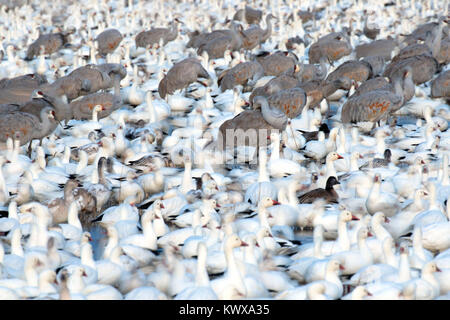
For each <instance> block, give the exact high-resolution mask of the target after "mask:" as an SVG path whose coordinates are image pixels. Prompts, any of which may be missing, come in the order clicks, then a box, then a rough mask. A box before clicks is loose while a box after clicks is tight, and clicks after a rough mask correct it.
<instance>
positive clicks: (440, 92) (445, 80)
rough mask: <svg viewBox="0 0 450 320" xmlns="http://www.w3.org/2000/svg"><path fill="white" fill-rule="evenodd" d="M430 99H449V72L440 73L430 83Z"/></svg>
mask: <svg viewBox="0 0 450 320" xmlns="http://www.w3.org/2000/svg"><path fill="white" fill-rule="evenodd" d="M431 97H432V98H444V99H449V98H450V70H447V71H445V72H442V73H441V74H440V75H439V76H438V77H437V78H436V79H434V80H433V81H432V82H431Z"/></svg>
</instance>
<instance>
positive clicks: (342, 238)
mask: <svg viewBox="0 0 450 320" xmlns="http://www.w3.org/2000/svg"><path fill="white" fill-rule="evenodd" d="M352 220H359V219H358V218H357V217H355V216H354V215H353V214H352V213H351V212H350V211H348V210H343V211H341V213H340V214H339V221H338V237H337V240H336V241H325V242H323V243H322V247H321V250H322V253H323V254H324V255H330V254H333V253H338V252H340V251H348V250H350V239H349V236H348V230H347V223H348V222H349V221H352ZM312 249H313V248H311V247H306V246H305V247H304V248H302V247H300V248H299V252H298V253H297V254H296V256H297V257H299V258H300V257H304V256H309V255H311V251H312Z"/></svg>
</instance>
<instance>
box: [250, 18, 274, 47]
mask: <svg viewBox="0 0 450 320" xmlns="http://www.w3.org/2000/svg"><path fill="white" fill-rule="evenodd" d="M272 19H277V18H276V17H275V16H273V15H272V14H271V13H269V14H268V15H267V16H266V26H267V27H266V29H265V30H264V29H261V27H260V26H258V25H253V26H251V27H250V28H248V29H246V30H244V31H242V35H243V37H242V39H243V48H244V49H246V50H252V49H253V48H256V47H257V46H259V45H260V44H262V43H264V42H266V40H267V39H269V37H270V35H271V34H272V22H271V20H272Z"/></svg>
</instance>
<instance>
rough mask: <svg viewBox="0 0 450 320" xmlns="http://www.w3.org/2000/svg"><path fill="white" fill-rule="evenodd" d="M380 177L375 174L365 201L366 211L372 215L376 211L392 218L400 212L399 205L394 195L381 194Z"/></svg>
mask: <svg viewBox="0 0 450 320" xmlns="http://www.w3.org/2000/svg"><path fill="white" fill-rule="evenodd" d="M380 186H381V177H380V174H378V173H376V174H375V176H374V179H373V185H372V188H371V189H370V192H369V195H368V197H367V200H366V207H367V211H368V212H369V213H370V214H374V213H376V212H378V211H381V212H384V213H385V214H386V216H388V217H392V216H393V215H395V214H396V213H397V212H398V211H399V210H400V203H399V200H398V196H397V195H396V194H392V193H387V192H381V191H380Z"/></svg>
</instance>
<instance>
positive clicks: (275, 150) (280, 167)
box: [267, 132, 301, 178]
mask: <svg viewBox="0 0 450 320" xmlns="http://www.w3.org/2000/svg"><path fill="white" fill-rule="evenodd" d="M270 140H271V141H272V149H271V155H270V160H269V162H268V163H267V165H268V167H269V172H270V175H271V176H272V177H275V178H280V177H285V176H287V175H295V174H298V173H300V172H301V167H300V165H299V164H298V163H296V162H294V161H292V160H288V159H280V135H279V134H278V133H277V132H271V133H270Z"/></svg>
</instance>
